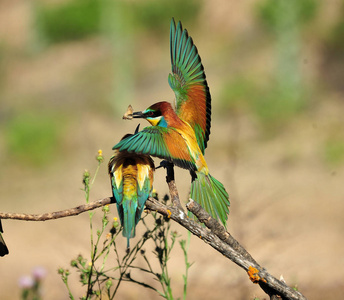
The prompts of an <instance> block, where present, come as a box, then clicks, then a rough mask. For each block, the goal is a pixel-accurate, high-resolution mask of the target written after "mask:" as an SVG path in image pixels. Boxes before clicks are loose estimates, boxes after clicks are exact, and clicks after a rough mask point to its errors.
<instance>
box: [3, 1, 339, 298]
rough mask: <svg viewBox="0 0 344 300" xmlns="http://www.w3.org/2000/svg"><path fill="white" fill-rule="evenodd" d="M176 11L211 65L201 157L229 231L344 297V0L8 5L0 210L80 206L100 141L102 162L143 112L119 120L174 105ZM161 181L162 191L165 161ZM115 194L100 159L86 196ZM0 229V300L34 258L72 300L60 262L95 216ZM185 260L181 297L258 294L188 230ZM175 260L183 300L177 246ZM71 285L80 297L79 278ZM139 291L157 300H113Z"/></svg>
mask: <svg viewBox="0 0 344 300" xmlns="http://www.w3.org/2000/svg"><path fill="white" fill-rule="evenodd" d="M171 17H174V18H175V19H176V20H181V21H182V23H183V26H184V27H185V28H187V29H188V31H189V33H190V35H191V36H192V37H193V39H194V41H195V44H196V45H197V47H198V50H199V53H200V55H201V57H202V61H203V64H204V67H205V72H206V75H207V80H208V84H209V87H210V92H211V95H212V127H211V135H210V141H209V144H208V148H207V151H206V155H205V158H206V160H207V162H208V166H209V168H210V171H211V173H212V175H213V176H214V177H216V178H217V179H218V180H220V181H221V182H222V183H223V184H224V185H225V187H226V189H227V191H228V192H229V194H230V199H231V212H230V216H229V222H228V229H229V231H230V232H231V233H232V234H233V236H234V237H235V238H236V239H238V240H239V242H240V243H242V244H243V245H244V246H245V247H246V249H247V250H248V251H249V252H250V253H251V254H252V256H253V257H254V258H255V259H256V260H257V261H258V262H259V263H260V264H261V265H262V266H264V267H265V268H267V269H268V271H270V272H271V273H272V274H273V275H274V276H275V277H277V278H279V276H280V275H283V277H284V279H285V280H286V282H287V283H288V284H289V285H292V286H297V287H298V288H299V289H300V291H301V292H302V293H303V294H304V295H305V296H306V297H308V298H309V299H329V300H330V299H338V298H340V297H341V296H342V295H343V292H344V283H343V276H344V271H343V270H344V268H343V265H344V264H343V263H344V256H343V248H344V247H343V246H344V240H343V229H344V221H343V217H342V213H343V209H344V202H343V199H344V184H343V173H344V122H343V111H344V100H343V96H344V84H343V78H344V39H343V37H344V1H343V0H328V1H317V0H288V1H286V0H250V1H234V0H230V1H228V0H214V1H198V0H197V1H196V0H190V1H182V0H175V1H167V0H159V1H158V0H156V1H155V0H147V1H120V0H117V1H110V0H99V1H94V0H63V1H58V0H51V1H43V0H42V1H38V0H36V1H24V0H14V1H13V0H11V1H10V0H1V1H0V133H1V134H0V164H1V169H0V210H1V211H3V212H25V213H44V212H50V211H57V210H62V209H66V208H70V207H74V206H77V205H79V204H82V203H84V201H85V200H84V195H83V192H82V191H81V190H80V189H81V188H82V174H83V172H84V170H85V169H88V170H89V171H90V172H91V175H94V171H95V169H96V165H97V162H96V159H95V157H96V155H97V151H98V149H102V150H103V154H104V157H105V161H106V162H107V161H108V159H109V158H110V156H111V154H112V150H111V148H112V146H113V145H114V144H116V143H117V141H119V139H120V138H121V137H122V136H123V135H124V134H125V133H128V132H133V131H134V130H135V127H136V125H137V121H136V120H135V121H123V120H122V118H121V116H122V115H123V113H124V112H125V110H126V107H127V106H128V104H131V105H132V106H133V107H134V110H143V109H145V108H146V107H148V106H149V105H150V104H152V103H155V102H158V101H161V100H167V101H171V102H172V101H173V99H174V94H173V92H172V90H171V89H170V88H169V86H168V82H167V76H168V73H169V72H170V68H171V67H170V57H169V27H170V21H171ZM141 123H142V125H141V128H142V127H143V126H146V125H147V124H148V123H147V124H146V123H144V122H141ZM158 162H159V160H157V163H158ZM155 178H156V179H155V184H154V186H155V189H156V190H157V191H158V192H159V194H160V195H163V194H164V193H166V192H167V191H168V190H167V186H166V183H165V172H164V170H162V169H159V170H158V171H157V172H156V175H155ZM176 182H177V186H178V188H179V192H180V196H181V197H182V198H183V199H184V200H185V201H186V199H187V194H188V189H189V185H190V184H189V174H188V172H186V171H183V170H177V173H176ZM110 195H111V189H110V182H109V178H108V175H107V167H106V163H103V165H102V167H101V169H100V171H99V174H98V177H97V179H96V182H95V184H94V186H93V189H92V191H91V200H96V199H100V198H103V197H108V196H110ZM111 210H112V211H113V214H114V215H116V214H117V212H116V210H115V209H114V207H112V208H111ZM98 215H99V217H97V216H98ZM101 215H102V213H101V212H100V211H98V212H97V213H96V218H95V225H94V226H96V225H99V226H101V221H100V218H101ZM97 222H98V223H97ZM2 223H3V228H4V232H5V233H4V238H5V240H6V242H7V245H8V247H9V249H10V255H8V256H6V257H4V258H1V260H0V278H1V280H0V291H1V295H0V298H1V299H18V298H20V292H21V290H20V287H19V286H18V280H19V278H20V277H21V276H23V275H26V274H30V273H31V270H32V269H33V268H35V267H37V266H41V267H43V268H45V269H46V270H47V275H46V278H45V279H44V282H43V296H44V299H68V292H67V289H66V288H65V286H64V284H63V283H62V280H61V278H60V276H59V275H58V274H57V269H58V268H59V267H64V268H68V267H69V264H70V261H71V260H72V259H73V258H75V257H76V256H77V255H78V254H80V253H81V254H83V255H84V256H87V254H88V255H89V251H90V242H89V218H88V214H87V213H86V214H83V215H80V216H77V217H70V218H64V219H59V220H55V221H49V222H23V221H11V220H3V221H2ZM138 227H139V228H138V234H140V224H139V225H138ZM174 227H175V230H177V231H178V232H179V233H180V234H183V235H185V236H186V232H185V230H184V229H183V228H181V227H179V226H178V225H174ZM121 240H122V243H123V249H124V248H125V243H126V241H125V239H124V238H123V239H121ZM189 260H190V261H191V262H194V264H193V266H192V267H191V269H190V270H189V294H188V296H189V297H188V298H189V299H199V298H203V299H205V298H208V299H223V298H224V297H225V298H226V299H253V298H254V297H256V296H257V297H261V298H264V297H265V296H264V293H262V292H261V290H260V288H259V287H258V286H256V285H253V284H252V283H250V281H249V280H248V278H247V274H245V272H244V271H243V270H242V269H240V268H238V267H237V266H236V265H234V264H233V263H232V262H230V261H228V260H227V259H225V258H224V257H222V256H221V255H219V254H218V253H216V252H215V251H214V250H212V248H210V247H209V246H208V245H206V244H204V243H203V242H201V241H199V239H197V238H196V237H192V238H191V244H190V251H189ZM170 264H171V273H170V275H171V278H172V282H173V284H172V286H173V287H174V288H175V291H176V296H181V295H182V288H183V286H182V285H183V279H182V274H183V272H184V261H183V256H182V251H181V250H180V249H177V248H176V249H175V252H174V255H173V253H172V258H171V261H170ZM70 280H71V290H72V291H73V293H74V295H75V296H76V297H81V296H82V295H83V294H84V293H85V291H84V289H82V287H81V286H80V283H79V282H78V280H79V278H78V275H77V274H75V273H74V274H72V275H71V279H70ZM148 297H150V298H152V299H158V298H159V296H158V295H157V294H155V293H153V292H150V291H149V290H146V289H144V288H143V287H140V286H135V285H133V284H123V285H122V286H121V288H120V291H119V298H120V299H137V298H148ZM265 298H266V297H265Z"/></svg>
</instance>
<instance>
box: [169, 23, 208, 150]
mask: <svg viewBox="0 0 344 300" xmlns="http://www.w3.org/2000/svg"><path fill="white" fill-rule="evenodd" d="M170 51H171V64H172V74H169V76H168V82H169V85H170V86H171V88H172V90H173V91H174V93H175V96H176V113H177V115H178V116H179V118H181V119H183V120H184V121H186V122H188V123H189V124H190V125H191V127H192V128H193V129H194V131H195V134H196V138H197V142H198V145H199V147H200V149H201V151H202V153H203V154H204V150H205V148H206V147H207V141H208V140H209V134H210V121H211V97H210V92H209V88H208V84H207V81H206V77H205V73H204V69H203V65H202V62H201V58H200V56H199V55H198V52H197V48H196V46H195V45H194V43H193V41H192V38H191V37H190V36H189V35H188V32H187V31H186V29H184V30H183V28H182V24H181V23H180V22H179V23H178V25H177V27H176V24H175V22H174V19H172V21H171V29H170Z"/></svg>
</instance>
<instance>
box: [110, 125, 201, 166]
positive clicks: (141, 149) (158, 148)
mask: <svg viewBox="0 0 344 300" xmlns="http://www.w3.org/2000/svg"><path fill="white" fill-rule="evenodd" d="M112 149H118V150H119V151H123V150H126V151H128V152H135V153H141V154H148V155H151V156H156V157H159V158H162V159H166V160H169V161H171V162H173V163H174V164H175V165H176V166H178V167H181V168H184V169H188V170H196V165H195V163H194V161H193V159H192V157H191V155H190V153H189V150H188V147H187V144H186V142H185V140H184V139H183V137H182V136H181V135H180V134H179V133H178V132H177V131H175V130H174V129H172V128H165V127H160V126H149V127H145V128H144V129H143V130H142V131H140V132H138V133H136V134H133V135H132V136H129V137H127V138H125V139H123V140H121V141H120V142H119V143H118V144H117V145H115V146H114V147H113V148H112Z"/></svg>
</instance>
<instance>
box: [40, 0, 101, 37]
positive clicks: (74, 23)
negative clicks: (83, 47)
mask: <svg viewBox="0 0 344 300" xmlns="http://www.w3.org/2000/svg"><path fill="white" fill-rule="evenodd" d="M100 18H101V1H94V0H73V1H67V2H63V3H62V4H59V5H54V6H51V5H50V6H48V5H46V4H45V5H44V4H40V5H38V4H37V6H36V24H37V27H38V28H39V30H40V34H41V36H42V38H43V39H45V40H46V41H47V42H48V43H57V42H63V41H70V40H78V39H82V38H85V37H87V36H89V35H92V34H97V33H99V32H100Z"/></svg>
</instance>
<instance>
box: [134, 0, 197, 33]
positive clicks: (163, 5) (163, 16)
mask: <svg viewBox="0 0 344 300" xmlns="http://www.w3.org/2000/svg"><path fill="white" fill-rule="evenodd" d="M202 4H203V1H197V0H189V1H184V0H174V1H169V0H159V1H157V0H149V1H141V2H139V4H138V6H137V8H136V11H135V16H136V19H137V21H138V22H139V23H140V24H142V25H143V26H144V27H145V29H146V30H154V31H155V32H159V31H160V32H161V33H162V34H164V35H166V31H165V28H166V20H171V18H172V17H174V18H175V21H176V22H178V21H179V20H182V21H183V23H187V22H191V21H193V20H194V19H195V17H197V15H198V13H199V11H200V9H201V7H202ZM167 36H168V35H167Z"/></svg>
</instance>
